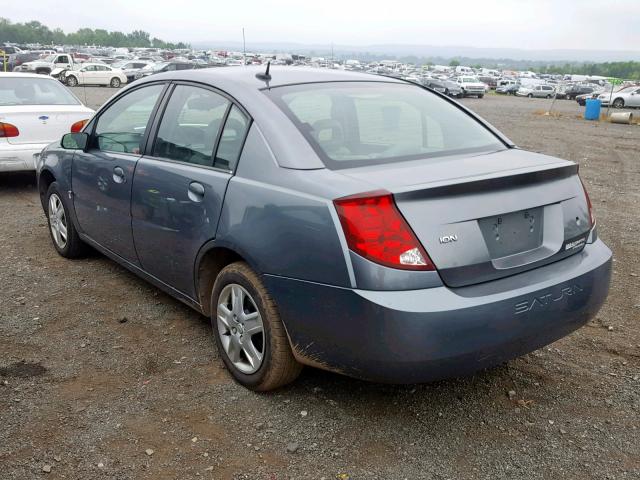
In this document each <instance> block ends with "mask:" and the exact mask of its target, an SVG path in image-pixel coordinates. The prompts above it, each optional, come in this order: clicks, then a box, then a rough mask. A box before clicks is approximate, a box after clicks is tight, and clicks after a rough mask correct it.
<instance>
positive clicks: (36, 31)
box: [0, 17, 189, 49]
mask: <svg viewBox="0 0 640 480" xmlns="http://www.w3.org/2000/svg"><path fill="white" fill-rule="evenodd" d="M150 37H151V36H150V35H149V34H148V33H147V32H143V31H142V30H134V31H133V32H131V33H122V32H109V31H107V30H103V29H100V28H98V29H95V30H92V29H91V28H81V29H80V30H78V31H77V32H73V33H68V34H65V33H64V32H63V31H62V30H61V29H59V28H55V29H53V30H51V29H50V28H49V27H47V26H46V25H43V24H42V23H40V22H38V21H35V20H34V21H31V22H26V23H12V22H11V21H10V20H8V19H6V18H2V17H0V42H13V43H18V44H27V43H37V44H41V45H98V46H103V47H132V48H134V47H142V48H144V47H156V48H166V49H174V48H189V45H187V44H185V43H183V42H179V43H169V42H165V41H163V40H160V39H159V38H154V39H153V40H151V38H150Z"/></svg>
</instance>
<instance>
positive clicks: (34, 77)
mask: <svg viewBox="0 0 640 480" xmlns="http://www.w3.org/2000/svg"><path fill="white" fill-rule="evenodd" d="M93 113H94V111H93V110H91V109H90V108H87V107H85V106H84V105H83V104H82V103H81V102H80V100H78V99H77V98H76V97H75V95H73V94H72V93H71V92H70V91H69V90H68V89H67V88H66V87H64V86H63V85H62V84H60V82H58V81H57V80H55V79H54V78H51V77H45V76H43V75H38V74H35V73H0V172H9V171H21V170H34V169H35V162H36V156H37V155H39V154H40V152H41V151H42V149H43V148H44V147H46V146H47V145H49V144H50V143H52V142H54V141H56V140H60V138H61V137H62V135H63V134H65V133H69V132H70V131H80V130H81V129H82V127H83V126H84V123H85V122H86V121H87V120H88V119H90V118H91V117H92V116H93Z"/></svg>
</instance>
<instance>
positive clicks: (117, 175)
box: [113, 167, 127, 183]
mask: <svg viewBox="0 0 640 480" xmlns="http://www.w3.org/2000/svg"><path fill="white" fill-rule="evenodd" d="M113 181H114V182H116V183H124V182H126V181H127V179H126V178H125V176H124V170H123V169H122V168H120V167H115V168H114V169H113Z"/></svg>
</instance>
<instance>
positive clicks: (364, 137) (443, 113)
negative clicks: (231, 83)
mask: <svg viewBox="0 0 640 480" xmlns="http://www.w3.org/2000/svg"><path fill="white" fill-rule="evenodd" d="M265 94H267V95H268V96H269V97H270V98H271V99H272V100H273V101H274V102H275V103H276V104H277V105H278V106H279V107H280V108H281V109H282V110H283V111H284V112H285V114H287V116H288V117H289V118H290V119H291V120H292V121H293V123H294V124H295V125H296V127H297V128H298V129H299V130H300V132H301V133H302V134H303V136H304V137H305V138H306V139H307V141H308V142H309V143H310V144H311V146H312V147H313V148H314V149H315V151H316V152H317V153H318V154H319V156H320V158H321V159H322V160H323V162H324V163H325V165H326V166H327V167H328V168H348V167H355V166H361V165H371V164H379V163H388V162H393V161H404V160H418V159H426V158H432V157H442V156H447V155H454V154H464V153H473V152H488V151H497V150H502V149H504V148H506V147H505V145H504V144H503V143H502V142H501V141H500V140H499V139H498V138H497V137H496V136H495V135H494V134H493V133H492V132H491V131H490V130H488V129H487V128H485V127H484V126H483V125H482V124H481V123H479V122H478V121H477V120H475V119H474V118H473V117H471V116H470V115H469V114H467V113H466V112H464V111H462V110H461V109H459V108H458V107H456V106H455V105H454V104H452V103H450V102H448V101H446V100H444V99H442V98H440V97H438V96H437V95H435V94H433V93H432V92H429V91H428V90H425V89H423V88H420V87H417V86H413V85H407V84H402V83H386V82H335V83H330V82H328V83H316V84H306V85H292V86H284V87H277V88H272V89H271V90H268V91H265Z"/></svg>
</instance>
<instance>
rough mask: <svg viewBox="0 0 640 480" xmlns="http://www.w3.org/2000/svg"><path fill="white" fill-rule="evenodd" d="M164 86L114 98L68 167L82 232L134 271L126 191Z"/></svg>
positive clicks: (128, 190)
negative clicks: (84, 150) (120, 258)
mask: <svg viewBox="0 0 640 480" xmlns="http://www.w3.org/2000/svg"><path fill="white" fill-rule="evenodd" d="M164 89H165V84H161V83H160V84H152V85H145V86H142V87H140V88H136V89H134V90H130V91H128V92H127V93H126V94H125V95H123V96H121V97H119V98H117V99H116V100H115V101H114V102H113V103H112V104H111V105H109V106H108V107H107V108H106V109H105V110H103V111H102V112H100V114H99V117H98V118H97V119H96V121H95V122H93V124H94V125H93V129H92V130H93V133H92V135H91V138H90V143H89V148H88V150H87V152H83V151H77V152H76V154H75V156H74V159H73V166H72V188H73V203H74V207H75V211H76V216H77V218H78V223H79V224H80V228H81V229H82V231H83V232H84V233H85V234H87V235H88V236H89V237H90V238H91V239H93V240H94V241H95V242H97V243H98V244H100V245H101V246H103V247H104V248H106V249H108V250H110V251H111V252H113V253H115V254H116V255H119V256H120V257H122V258H123V259H125V260H127V261H129V262H131V263H133V264H135V265H137V264H138V258H137V255H136V252H135V249H134V246H133V236H132V233H131V185H132V181H133V172H134V170H135V167H136V163H137V162H138V159H139V158H140V156H141V152H142V148H143V146H144V144H145V142H146V139H147V132H148V125H149V124H150V121H151V119H152V118H153V115H154V112H155V110H156V106H157V105H158V104H159V101H160V99H161V97H162V94H163V91H164Z"/></svg>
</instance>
